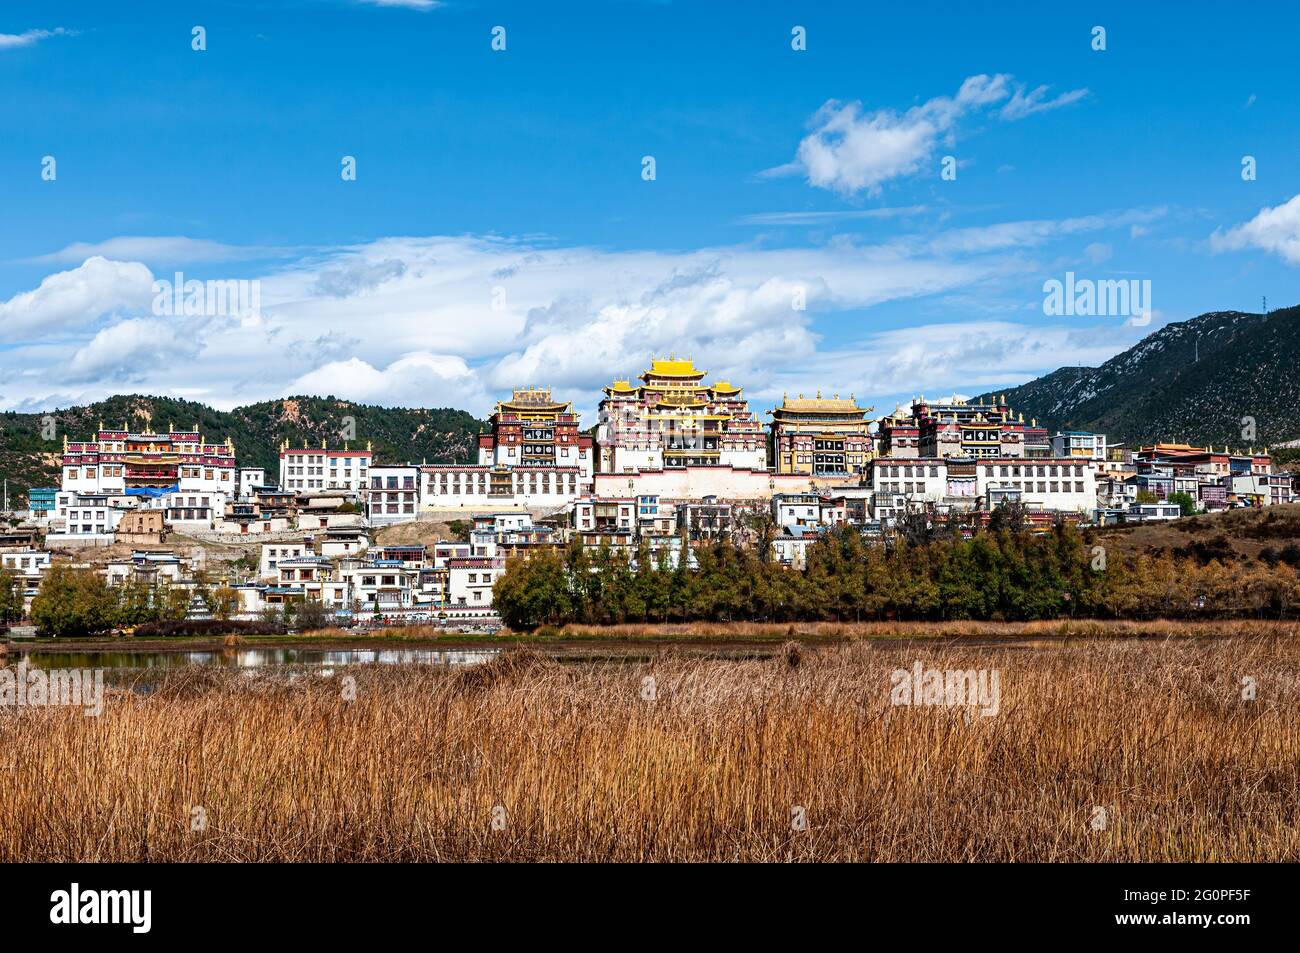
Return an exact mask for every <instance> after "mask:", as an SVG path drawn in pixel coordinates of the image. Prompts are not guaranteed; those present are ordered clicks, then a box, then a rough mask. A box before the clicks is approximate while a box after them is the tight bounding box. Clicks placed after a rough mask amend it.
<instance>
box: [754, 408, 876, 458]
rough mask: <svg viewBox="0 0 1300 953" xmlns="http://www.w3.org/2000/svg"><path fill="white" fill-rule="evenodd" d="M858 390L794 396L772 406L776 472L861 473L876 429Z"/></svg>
mask: <svg viewBox="0 0 1300 953" xmlns="http://www.w3.org/2000/svg"><path fill="white" fill-rule="evenodd" d="M871 409H872V408H870V407H859V406H858V402H857V400H856V399H855V398H854V397H853V395H851V394H850V395H849V396H848V397H847V398H842V397H840V396H839V395H838V394H836V395H835V396H834V397H823V396H822V395H821V393H820V392H818V394H817V396H816V397H804V395H803V394H800V395H799V396H798V397H795V398H791V397H790V396H788V395H786V396H785V397H784V398H783V399H782V401H781V406H779V407H777V408H775V409H774V410H770V411H768V413H769V414H770V415H771V417H772V427H771V433H770V446H771V451H772V464H773V466H774V467H775V469H776V472H777V473H805V474H810V475H813V476H836V475H845V474H855V473H862V472H864V471H865V470H866V469H867V466H868V464H869V463H870V461H871V456H872V453H871V430H870V423H869V422H868V421H867V412H868V411H870V410H871Z"/></svg>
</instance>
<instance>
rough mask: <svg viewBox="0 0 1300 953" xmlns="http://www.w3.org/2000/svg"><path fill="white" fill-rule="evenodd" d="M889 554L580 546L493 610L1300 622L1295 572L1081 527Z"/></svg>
mask: <svg viewBox="0 0 1300 953" xmlns="http://www.w3.org/2000/svg"><path fill="white" fill-rule="evenodd" d="M900 530H901V531H900V534H899V536H898V538H897V539H896V540H895V541H894V542H893V543H892V544H891V545H890V546H888V547H886V546H881V545H875V544H871V543H868V542H867V541H865V540H864V539H863V538H862V536H861V534H860V533H859V532H858V531H857V530H856V529H854V528H852V527H840V528H837V529H834V530H831V531H829V532H827V533H826V534H825V535H824V536H823V537H822V538H821V539H819V540H818V541H817V542H816V543H814V544H813V545H812V546H811V547H810V548H809V550H808V558H807V568H806V569H805V570H803V571H794V570H790V569H787V568H785V567H783V566H781V565H779V564H777V563H774V562H772V561H771V559H770V558H767V557H766V556H765V554H763V553H762V552H761V549H760V548H759V547H755V546H743V545H736V544H734V543H731V542H723V543H717V544H714V545H710V546H704V547H700V548H697V549H695V550H694V553H695V559H696V562H697V566H696V567H693V568H688V567H687V566H686V565H685V564H684V562H682V561H675V562H677V563H678V564H677V565H675V566H674V565H671V563H670V560H669V558H668V554H667V552H666V551H661V552H659V553H658V554H654V553H651V552H650V551H649V550H648V549H647V548H646V547H645V546H642V547H641V549H640V550H638V551H637V552H636V553H635V554H634V555H632V556H629V555H627V554H624V553H616V552H611V551H610V550H608V549H602V550H600V551H598V552H595V553H589V552H587V551H585V550H584V549H583V548H582V546H581V545H580V544H575V545H573V546H571V547H570V548H569V549H567V550H565V551H550V552H545V553H539V554H537V555H534V556H533V557H531V558H529V559H527V560H522V559H517V560H512V561H511V562H510V563H509V565H508V566H507V567H506V572H505V573H504V574H503V575H502V577H501V578H500V579H499V580H498V581H497V583H496V586H495V587H494V594H493V602H494V605H495V607H496V609H497V610H498V611H499V612H500V613H501V616H502V619H503V620H504V621H505V622H506V624H507V625H509V626H510V627H511V628H514V629H531V628H535V627H536V626H539V625H544V624H549V625H558V624H563V623H567V622H578V623H587V624H609V623H622V622H677V621H695V620H699V621H774V622H780V621H813V620H827V621H865V620H884V619H917V620H943V619H982V620H1007V621H1013V620H1030V619H1050V618H1055V617H1059V616H1069V615H1078V616H1092V617H1100V618H1155V617H1184V618H1191V617H1231V616H1241V617H1264V616H1270V617H1281V616H1288V615H1295V614H1296V613H1297V609H1300V575H1298V574H1297V572H1296V570H1295V569H1294V568H1293V567H1291V566H1289V565H1287V564H1286V563H1278V564H1276V565H1269V564H1267V563H1264V562H1258V561H1249V560H1239V561H1231V562H1220V561H1218V560H1210V561H1208V562H1203V561H1200V560H1197V559H1196V558H1194V557H1178V556H1174V555H1171V554H1168V553H1159V554H1141V555H1126V554H1121V553H1119V552H1117V551H1108V550H1107V549H1106V548H1105V547H1104V546H1101V545H1099V544H1097V543H1096V542H1095V541H1093V540H1091V539H1089V538H1087V537H1085V535H1084V534H1083V533H1082V532H1081V531H1079V530H1078V529H1077V528H1075V527H1074V526H1072V525H1070V524H1059V525H1057V526H1055V527H1054V528H1053V529H1052V531H1051V532H1049V533H1042V534H1031V533H1029V532H1027V531H1025V529H1024V528H1023V527H1022V526H1019V525H1017V523H1016V521H1015V520H1014V518H1012V519H1002V520H999V521H996V522H995V523H994V524H993V525H991V526H990V528H989V529H987V530H985V531H981V532H978V533H976V534H975V535H974V536H972V537H965V536H963V535H962V534H961V533H960V532H956V531H953V530H952V529H951V528H949V527H945V526H943V525H936V524H934V523H933V522H930V523H926V524H924V525H920V526H918V525H916V524H915V523H913V524H912V525H907V524H905V525H904V526H902V527H900Z"/></svg>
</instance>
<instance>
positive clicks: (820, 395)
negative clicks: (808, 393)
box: [817, 387, 822, 400]
mask: <svg viewBox="0 0 1300 953" xmlns="http://www.w3.org/2000/svg"><path fill="white" fill-rule="evenodd" d="M817 399H818V400H821V399H822V389H821V388H820V387H818V388H817Z"/></svg>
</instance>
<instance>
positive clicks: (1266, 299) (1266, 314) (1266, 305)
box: [1264, 295, 1268, 317]
mask: <svg viewBox="0 0 1300 953" xmlns="http://www.w3.org/2000/svg"><path fill="white" fill-rule="evenodd" d="M1264 317H1268V295H1264Z"/></svg>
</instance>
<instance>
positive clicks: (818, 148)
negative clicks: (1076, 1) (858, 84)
mask: <svg viewBox="0 0 1300 953" xmlns="http://www.w3.org/2000/svg"><path fill="white" fill-rule="evenodd" d="M1047 89H1048V87H1046V86H1039V87H1037V88H1036V89H1034V90H1032V91H1030V92H1028V93H1026V92H1025V88H1024V87H1023V86H1022V85H1019V84H1017V83H1015V82H1014V81H1013V79H1012V77H1011V76H1009V75H1008V74H1005V73H998V74H996V75H994V76H987V75H983V74H981V75H979V76H971V77H968V78H967V79H966V80H965V81H964V82H963V83H962V84H961V87H960V88H959V89H958V90H957V93H956V95H955V96H952V97H948V96H936V97H935V98H933V99H930V100H928V101H926V102H925V103H923V104H921V105H920V106H914V107H912V108H911V109H909V110H907V111H906V112H902V113H899V112H895V111H894V110H891V109H879V110H876V111H874V112H865V111H864V110H863V107H862V103H861V102H851V103H841V102H838V101H836V100H830V101H828V102H826V103H825V104H824V105H823V106H822V107H821V108H820V109H819V110H818V111H817V112H816V113H815V114H814V115H813V117H812V119H811V120H810V121H809V125H810V126H811V127H812V132H811V133H810V134H809V135H807V136H805V137H804V139H803V140H802V141H801V142H800V143H799V148H798V150H797V153H796V156H795V159H794V161H793V162H790V163H787V164H786V165H783V166H778V167H777V168H775V169H769V170H768V171H767V172H765V173H764V175H766V176H776V175H792V174H803V175H805V176H807V179H808V182H809V184H811V185H815V186H818V187H819V188H824V189H830V190H832V191H835V192H840V193H843V194H848V195H851V194H855V193H858V192H864V191H865V192H866V193H868V194H869V195H878V194H879V193H880V189H881V186H882V185H883V184H884V183H886V182H889V181H890V180H892V179H897V178H901V177H904V176H909V175H914V174H916V173H917V172H919V171H920V170H921V169H922V168H923V167H925V166H927V165H928V164H930V163H931V162H932V159H933V156H934V154H935V152H936V151H937V148H938V146H939V144H940V143H941V142H942V143H951V142H952V141H953V140H954V134H955V128H956V125H957V122H958V120H960V119H961V118H962V117H963V116H965V115H967V114H969V113H973V112H977V111H979V110H981V109H985V108H987V107H990V106H993V105H996V104H997V103H999V102H1004V101H1005V104H1004V105H1003V107H1002V110H1001V111H1000V112H999V116H1000V117H1001V118H1002V119H1005V120H1016V119H1022V118H1024V117H1025V116H1029V115H1033V114H1034V113H1038V112H1044V111H1046V110H1048V109H1056V108H1059V107H1060V106H1064V105H1068V104H1069V103H1072V102H1077V101H1078V100H1080V99H1082V98H1083V97H1084V96H1086V95H1087V94H1088V91H1087V90H1086V89H1076V90H1071V91H1069V92H1067V93H1063V94H1062V95H1060V96H1058V97H1056V98H1055V99H1051V100H1049V99H1046V98H1045V97H1046V94H1047ZM1008 97H1010V98H1008Z"/></svg>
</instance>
